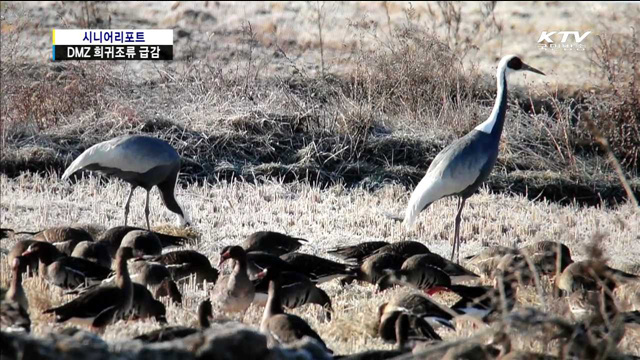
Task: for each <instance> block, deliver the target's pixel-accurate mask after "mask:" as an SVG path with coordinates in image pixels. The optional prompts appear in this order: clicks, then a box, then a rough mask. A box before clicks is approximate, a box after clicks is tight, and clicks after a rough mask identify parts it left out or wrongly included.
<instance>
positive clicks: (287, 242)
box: [242, 231, 308, 256]
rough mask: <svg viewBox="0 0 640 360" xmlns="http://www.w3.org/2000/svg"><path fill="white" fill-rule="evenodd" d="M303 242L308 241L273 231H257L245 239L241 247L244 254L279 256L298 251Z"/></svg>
mask: <svg viewBox="0 0 640 360" xmlns="http://www.w3.org/2000/svg"><path fill="white" fill-rule="evenodd" d="M303 242H308V240H305V239H302V238H296V237H291V236H289V235H286V234H282V233H279V232H275V231H257V232H254V233H253V234H251V235H249V237H247V239H246V240H245V241H244V243H243V244H242V247H243V248H244V250H245V251H246V252H250V251H263V252H266V253H268V254H272V255H275V256H280V255H284V254H286V253H290V252H293V251H296V250H298V249H299V248H300V247H301V246H302V243H303Z"/></svg>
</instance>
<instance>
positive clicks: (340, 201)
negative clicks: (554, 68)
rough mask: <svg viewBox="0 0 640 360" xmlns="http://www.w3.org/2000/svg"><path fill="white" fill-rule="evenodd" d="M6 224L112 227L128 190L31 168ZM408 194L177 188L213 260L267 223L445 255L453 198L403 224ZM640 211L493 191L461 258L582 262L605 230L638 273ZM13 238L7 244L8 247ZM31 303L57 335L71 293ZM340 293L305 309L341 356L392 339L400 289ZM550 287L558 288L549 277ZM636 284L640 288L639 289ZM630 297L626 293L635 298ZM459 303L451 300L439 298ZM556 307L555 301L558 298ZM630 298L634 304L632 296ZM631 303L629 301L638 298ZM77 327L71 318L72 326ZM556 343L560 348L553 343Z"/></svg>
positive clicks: (293, 187) (191, 294) (127, 329)
mask: <svg viewBox="0 0 640 360" xmlns="http://www.w3.org/2000/svg"><path fill="white" fill-rule="evenodd" d="M1 180H2V192H1V195H2V199H3V201H2V218H1V223H2V224H3V226H11V227H14V228H16V229H41V228H45V227H47V226H55V225H59V224H73V223H84V224H97V225H99V226H104V227H110V226H115V225H118V224H121V223H122V216H123V211H122V205H123V202H124V200H125V197H126V195H127V191H128V188H127V186H126V185H125V184H123V183H121V182H116V181H113V182H107V183H102V182H101V181H99V179H98V178H89V179H86V180H84V181H81V182H79V183H77V184H75V185H73V186H72V185H69V184H68V183H64V182H62V181H60V180H57V179H51V178H42V177H39V176H32V175H24V176H22V177H20V178H16V179H8V178H6V177H2V179H1ZM407 197H408V193H407V192H406V191H405V190H404V188H403V187H401V186H391V185H390V186H385V187H383V188H381V189H380V190H378V191H375V192H367V191H363V190H348V189H345V188H344V187H342V186H334V187H331V188H328V189H326V190H319V189H318V188H315V187H311V186H309V185H307V184H302V183H296V184H280V183H272V184H266V185H261V186H255V185H251V184H247V183H220V184H218V185H215V186H208V185H205V186H188V187H186V188H184V189H183V190H180V191H179V192H178V199H179V201H180V202H181V203H182V204H184V205H183V206H184V207H185V209H186V211H188V212H189V213H190V214H191V216H192V217H193V219H194V229H195V230H196V231H197V232H198V233H200V234H201V237H200V242H199V243H198V244H197V245H196V246H195V247H194V248H195V249H197V250H199V251H202V252H204V253H205V254H207V255H208V256H209V258H210V259H212V261H213V262H215V261H217V259H218V252H219V250H220V249H221V248H222V247H223V246H225V245H229V244H237V243H240V242H241V241H242V240H243V239H244V238H245V237H246V236H247V235H249V234H250V233H252V232H254V231H257V230H264V229H269V230H276V231H282V232H286V233H289V234H293V235H296V236H300V237H304V238H307V239H309V240H310V242H309V244H307V245H305V246H304V247H303V248H302V249H301V251H304V252H307V253H311V254H316V255H320V256H328V255H326V250H327V249H329V248H332V247H335V246H340V245H345V244H356V243H358V242H360V241H366V240H387V241H398V240H419V241H422V242H424V243H425V244H427V245H428V247H429V248H430V249H431V250H432V251H434V252H437V253H439V254H441V255H443V256H447V255H448V254H449V251H450V247H449V240H448V239H449V238H450V236H451V235H452V233H453V215H454V209H455V201H454V200H453V199H451V200H443V201H441V202H439V203H436V204H434V206H433V207H432V208H431V209H430V210H429V211H428V213H426V214H424V215H422V216H421V217H420V222H419V225H418V226H417V227H416V228H415V229H414V230H412V231H405V230H404V228H403V227H402V226H401V224H400V223H396V222H393V221H391V220H388V219H387V218H385V217H384V216H383V215H382V212H385V211H386V212H391V213H399V212H401V211H402V210H403V207H404V206H405V204H406V202H407V200H408V199H407ZM143 200H144V196H143V195H142V192H138V193H136V195H134V199H133V203H132V208H131V214H130V221H131V223H133V224H137V225H141V224H143V223H144V212H143V207H144V206H143V204H142V201H143ZM151 213H152V218H151V221H152V224H153V226H156V227H158V226H161V225H162V224H170V223H172V222H173V221H174V218H173V215H172V214H171V213H169V212H168V211H167V210H165V209H164V208H163V206H162V204H161V201H160V199H159V196H158V194H157V191H155V190H154V191H153V192H152V198H151ZM638 215H639V214H638V209H636V208H634V207H632V206H631V205H623V206H620V207H619V208H617V209H598V208H584V207H578V206H558V205H555V204H550V203H543V202H536V203H532V202H530V201H529V200H527V199H525V198H522V197H507V196H502V195H491V194H488V193H487V192H486V191H482V192H481V193H479V194H477V195H475V196H474V197H472V199H471V201H470V202H469V207H468V208H467V209H466V211H465V212H464V215H463V223H462V236H463V238H464V239H466V240H467V243H465V244H463V246H462V255H468V254H473V253H474V252H475V251H477V250H479V249H481V248H482V244H484V245H508V246H511V245H518V246H522V245H526V244H529V243H532V242H536V241H539V240H557V241H562V242H564V243H565V244H567V245H568V246H569V247H570V248H571V250H572V252H573V254H575V258H576V259H583V258H585V256H586V250H585V246H586V245H587V244H588V243H589V242H590V239H591V238H592V237H593V236H594V234H603V235H604V237H603V240H602V242H601V244H600V245H601V246H602V248H603V249H604V250H605V256H607V257H608V258H609V259H611V260H610V262H609V263H610V265H612V266H615V267H619V268H623V269H626V270H629V271H633V272H635V273H640V271H639V270H640V263H639V262H638V260H637V259H639V258H640V247H639V246H638V243H639V240H640V237H639V235H638V234H639V233H640V231H638V230H640V217H639V216H638ZM11 244H12V241H10V240H5V241H3V246H4V247H9V246H10V245H11ZM2 269H3V271H2V274H3V275H2V284H3V285H6V283H7V281H8V279H7V274H8V273H9V272H8V271H7V270H8V269H7V264H6V260H4V259H3V260H2ZM25 284H26V289H27V293H28V296H29V300H30V304H32V305H31V306H32V309H33V310H32V311H31V313H32V319H33V321H34V326H33V332H34V333H35V334H42V333H45V332H48V331H55V329H57V328H59V327H60V325H54V324H53V319H52V318H50V317H49V316H44V315H40V314H39V313H40V310H42V309H44V308H46V307H49V306H51V305H58V304H60V303H63V302H65V301H68V300H69V299H70V298H69V297H64V296H62V295H61V293H62V292H61V291H60V290H59V289H57V288H54V287H49V286H47V285H45V284H42V283H40V282H39V281H37V280H34V279H29V280H26V281H25ZM321 287H323V288H324V289H325V290H326V291H327V292H328V294H329V295H330V296H331V298H332V300H333V304H334V308H335V311H336V312H335V315H334V320H333V321H332V322H329V323H327V322H325V321H324V315H323V313H322V311H321V310H320V309H319V308H317V307H313V306H309V307H305V308H302V309H299V310H297V311H295V313H297V314H299V315H301V316H303V317H304V318H305V319H307V320H308V321H309V322H310V323H311V325H312V326H313V327H314V328H315V329H317V331H318V332H319V333H320V335H321V336H322V337H323V338H324V339H325V341H326V342H327V344H328V345H329V346H330V347H331V348H332V349H333V350H335V352H336V353H350V352H354V351H360V350H364V349H369V348H382V347H385V346H386V345H384V344H383V343H382V342H381V341H380V339H378V338H376V337H375V336H374V335H375V333H374V332H373V330H372V329H373V327H372V326H373V321H374V319H375V314H376V310H377V306H378V305H380V304H381V303H382V302H383V301H384V299H388V298H390V297H391V296H392V295H393V294H395V293H397V292H398V291H404V290H393V291H388V292H386V293H384V294H382V295H379V294H375V293H374V287H373V286H368V285H365V286H363V285H353V286H348V287H346V288H341V287H340V285H339V284H338V281H337V280H334V281H332V282H330V283H327V284H325V285H322V286H321ZM544 288H545V290H546V291H549V289H550V287H549V286H548V284H546V283H545V284H544ZM636 290H637V288H636ZM183 291H184V298H185V301H184V305H183V307H175V306H173V305H168V316H167V318H168V320H169V322H170V323H178V324H193V325H195V321H196V320H195V309H196V307H197V303H198V302H199V301H200V300H202V299H203V298H204V297H205V296H206V293H205V292H203V291H194V290H193V289H183ZM628 296H630V294H628V293H626V295H624V294H623V296H622V298H623V299H624V298H626V297H628ZM439 300H441V301H443V302H445V303H448V304H449V305H451V304H452V301H454V300H455V299H454V298H453V297H446V298H439ZM519 301H520V303H519V305H520V306H529V305H534V306H542V302H541V300H540V299H539V298H538V297H537V295H536V293H535V291H534V290H533V289H526V290H524V291H522V292H521V293H520V300H519ZM544 302H545V303H546V305H548V306H549V308H550V309H553V311H555V312H557V313H559V314H560V315H562V316H570V315H569V314H567V313H566V312H565V310H564V308H563V307H562V304H561V303H560V304H556V302H555V301H554V300H552V299H551V298H545V300H544ZM554 304H555V305H554ZM623 304H624V302H623ZM624 306H625V308H630V307H629V305H628V304H625V305H624ZM261 314H262V308H251V309H250V310H249V312H248V314H247V315H246V317H245V318H244V322H246V323H247V324H253V325H255V326H258V324H259V321H260V317H261ZM62 326H70V325H62ZM157 327H158V325H157V324H156V323H155V322H154V321H151V320H149V321H140V322H136V323H133V324H125V323H118V324H116V325H113V326H110V327H109V328H108V329H107V331H106V333H105V335H104V336H105V338H106V339H109V340H116V339H126V338H128V337H131V336H134V335H137V334H140V333H142V332H144V331H148V330H152V329H155V328H157ZM473 332H474V330H472V329H471V328H470V327H469V326H468V325H461V326H460V328H459V329H458V330H457V333H454V332H450V331H441V334H442V335H443V337H445V338H453V337H456V336H468V335H469V334H471V333H473ZM517 344H520V345H518V346H522V347H524V348H531V347H533V348H535V349H538V350H539V349H540V346H541V344H539V343H536V342H535V341H533V340H523V341H522V342H517ZM639 344H640V333H638V331H637V330H633V329H632V330H629V331H628V333H627V336H626V338H625V339H624V340H623V342H622V343H621V345H620V349H621V350H622V351H624V352H628V353H634V354H636V355H638V354H640V347H639V346H638V345H639ZM547 350H548V351H553V348H552V346H549V348H548V349H547Z"/></svg>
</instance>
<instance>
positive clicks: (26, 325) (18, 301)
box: [0, 257, 31, 333]
mask: <svg viewBox="0 0 640 360" xmlns="http://www.w3.org/2000/svg"><path fill="white" fill-rule="evenodd" d="M20 262H21V258H20V257H16V258H14V259H13V262H12V264H11V272H12V277H11V282H10V285H9V289H8V290H7V292H6V293H5V294H4V298H3V299H2V303H0V326H1V327H2V330H4V331H9V332H27V333H28V332H30V331H31V319H30V318H29V302H28V300H27V296H26V294H25V292H24V288H23V287H22V271H21V270H20V266H21V265H20Z"/></svg>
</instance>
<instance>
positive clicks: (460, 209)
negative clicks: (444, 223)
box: [451, 197, 467, 264]
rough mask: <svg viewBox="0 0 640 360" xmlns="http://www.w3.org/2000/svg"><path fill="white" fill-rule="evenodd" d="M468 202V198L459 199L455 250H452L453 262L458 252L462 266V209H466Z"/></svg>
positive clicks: (454, 241)
mask: <svg viewBox="0 0 640 360" xmlns="http://www.w3.org/2000/svg"><path fill="white" fill-rule="evenodd" d="M466 201H467V199H466V198H462V197H460V198H458V214H457V215H456V223H455V230H454V236H453V249H452V250H451V261H453V257H454V255H455V253H456V251H457V252H458V260H457V261H458V264H460V220H462V216H461V215H462V208H464V203H465V202H466Z"/></svg>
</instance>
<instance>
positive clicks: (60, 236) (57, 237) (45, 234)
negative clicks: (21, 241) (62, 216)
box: [16, 226, 93, 255]
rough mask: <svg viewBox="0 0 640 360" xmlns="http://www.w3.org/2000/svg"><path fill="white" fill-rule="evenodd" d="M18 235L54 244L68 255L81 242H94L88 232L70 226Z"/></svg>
mask: <svg viewBox="0 0 640 360" xmlns="http://www.w3.org/2000/svg"><path fill="white" fill-rule="evenodd" d="M16 234H28V235H33V240H38V241H45V242H48V243H50V244H54V245H56V247H57V248H58V249H59V250H60V251H61V252H63V253H65V254H67V255H71V253H72V252H73V249H74V248H75V247H76V245H77V244H78V243H79V242H81V241H93V236H91V234H89V232H88V231H86V230H84V229H80V228H74V227H68V226H58V227H52V228H49V229H45V230H41V231H35V232H28V231H22V232H17V233H16Z"/></svg>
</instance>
